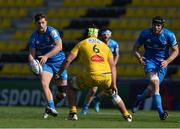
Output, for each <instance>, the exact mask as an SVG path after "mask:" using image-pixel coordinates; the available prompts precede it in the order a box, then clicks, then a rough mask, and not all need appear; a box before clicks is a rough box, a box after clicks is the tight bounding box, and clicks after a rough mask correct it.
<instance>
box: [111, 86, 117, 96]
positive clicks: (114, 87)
mask: <svg viewBox="0 0 180 129" xmlns="http://www.w3.org/2000/svg"><path fill="white" fill-rule="evenodd" d="M111 87H112V91H113V92H115V93H116V94H118V89H117V86H116V85H112V86H111Z"/></svg>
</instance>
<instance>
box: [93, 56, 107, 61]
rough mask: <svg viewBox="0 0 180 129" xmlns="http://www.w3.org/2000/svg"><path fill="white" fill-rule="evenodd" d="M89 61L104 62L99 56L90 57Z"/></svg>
mask: <svg viewBox="0 0 180 129" xmlns="http://www.w3.org/2000/svg"><path fill="white" fill-rule="evenodd" d="M91 60H92V61H93V62H104V58H103V57H102V56H99V55H93V56H92V57H91Z"/></svg>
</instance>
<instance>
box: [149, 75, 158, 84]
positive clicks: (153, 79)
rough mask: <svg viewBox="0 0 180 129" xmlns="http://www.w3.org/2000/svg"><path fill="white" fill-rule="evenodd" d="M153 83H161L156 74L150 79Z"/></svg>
mask: <svg viewBox="0 0 180 129" xmlns="http://www.w3.org/2000/svg"><path fill="white" fill-rule="evenodd" d="M150 81H151V83H154V84H157V83H159V77H158V76H157V75H156V74H155V75H152V76H151V77H150Z"/></svg>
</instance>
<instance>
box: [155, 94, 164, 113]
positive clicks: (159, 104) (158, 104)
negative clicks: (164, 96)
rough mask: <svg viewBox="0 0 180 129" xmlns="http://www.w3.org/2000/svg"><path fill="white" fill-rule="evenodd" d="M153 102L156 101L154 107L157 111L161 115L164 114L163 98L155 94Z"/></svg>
mask: <svg viewBox="0 0 180 129" xmlns="http://www.w3.org/2000/svg"><path fill="white" fill-rule="evenodd" d="M153 101H154V105H155V107H156V110H157V111H158V113H159V114H163V112H164V111H163V108H162V100H161V96H160V94H159V93H155V94H154V95H153Z"/></svg>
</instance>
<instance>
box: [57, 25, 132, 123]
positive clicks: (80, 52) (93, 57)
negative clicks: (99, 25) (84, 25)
mask: <svg viewBox="0 0 180 129" xmlns="http://www.w3.org/2000/svg"><path fill="white" fill-rule="evenodd" d="M87 34H88V38H86V39H84V40H82V41H80V42H79V43H78V44H77V45H76V46H75V47H74V48H73V49H72V50H71V52H70V54H69V55H68V57H67V59H66V60H65V61H64V63H63V65H62V67H61V69H60V71H59V72H58V74H57V77H58V75H60V74H61V73H62V72H63V71H64V70H65V69H67V68H68V66H69V65H70V63H71V62H72V61H73V60H74V59H75V58H76V57H77V56H78V57H79V59H80V62H81V63H82V67H84V69H85V70H84V72H80V73H79V74H78V75H77V76H76V77H74V78H73V79H72V84H71V86H70V87H69V89H68V101H69V106H70V112H69V116H68V119H69V120H78V116H77V107H76V94H77V91H78V90H81V89H83V88H91V87H93V86H97V87H99V88H101V89H102V90H104V91H105V92H106V93H107V94H108V95H109V96H111V97H112V101H113V103H114V104H115V105H117V107H118V109H119V111H120V112H121V113H122V115H123V117H124V119H125V120H127V121H128V122H131V121H132V116H131V114H129V112H128V111H127V109H126V106H125V104H124V102H123V100H122V99H121V97H120V96H119V95H118V89H117V86H116V67H115V64H114V59H113V55H112V52H111V50H110V49H109V47H108V46H107V45H106V44H105V43H104V42H102V41H100V40H99V39H98V38H97V36H98V29H96V28H89V29H88V31H87ZM82 71H83V70H82Z"/></svg>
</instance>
